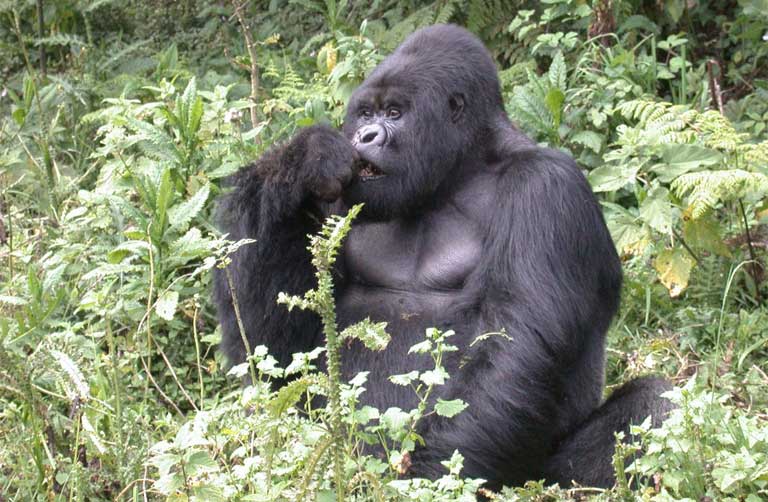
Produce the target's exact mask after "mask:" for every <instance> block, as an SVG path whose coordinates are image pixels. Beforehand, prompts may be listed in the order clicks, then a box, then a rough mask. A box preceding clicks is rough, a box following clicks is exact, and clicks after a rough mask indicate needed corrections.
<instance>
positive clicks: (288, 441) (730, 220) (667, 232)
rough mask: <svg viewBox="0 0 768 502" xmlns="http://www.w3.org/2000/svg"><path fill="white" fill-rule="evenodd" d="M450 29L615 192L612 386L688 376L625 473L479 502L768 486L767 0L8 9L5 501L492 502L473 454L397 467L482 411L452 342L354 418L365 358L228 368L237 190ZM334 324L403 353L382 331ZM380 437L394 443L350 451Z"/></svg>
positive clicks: (1, 84)
mask: <svg viewBox="0 0 768 502" xmlns="http://www.w3.org/2000/svg"><path fill="white" fill-rule="evenodd" d="M437 22H454V23H458V24H461V25H464V26H466V27H467V28H469V29H470V30H471V31H473V32H475V33H476V34H478V35H479V36H480V37H481V38H482V39H483V41H484V42H485V43H486V44H487V46H488V47H489V48H490V50H491V51H492V53H493V55H494V56H495V58H496V60H497V62H498V64H499V68H500V71H501V78H502V82H503V90H504V94H505V99H506V103H507V108H508V112H509V114H510V116H511V117H513V119H514V120H515V121H516V122H517V123H518V124H519V125H520V127H521V128H522V129H524V130H525V131H526V132H528V133H529V134H531V135H532V136H533V137H535V138H536V139H537V140H538V141H539V142H541V143H542V144H547V145H550V146H553V147H556V148H560V149H562V150H564V151H567V152H569V153H571V154H572V155H573V156H574V157H575V158H576V159H577V161H578V162H579V164H580V165H581V166H582V167H583V168H584V169H585V172H588V177H589V179H590V182H591V183H592V185H593V188H594V190H595V191H596V192H597V193H598V194H599V196H600V198H601V200H602V202H603V204H604V208H605V214H606V218H607V221H608V224H609V226H610V229H611V232H612V234H613V236H614V239H615V241H616V245H617V248H618V249H619V250H620V252H621V255H622V258H623V261H624V269H625V275H626V284H625V288H624V296H623V302H622V309H621V313H620V315H619V317H618V319H617V321H616V322H615V324H614V326H613V328H612V329H611V332H610V335H609V338H610V342H609V343H610V349H609V353H608V375H607V384H608V390H607V392H609V391H610V389H611V388H612V387H614V386H616V385H619V384H620V383H622V382H624V381H626V380H627V379H630V378H633V377H635V376H637V375H640V374H646V373H662V374H665V375H667V376H668V377H669V378H670V379H672V380H674V381H675V382H676V383H677V385H678V387H677V388H676V390H675V391H674V392H673V394H672V395H671V396H670V397H671V398H672V399H674V400H675V401H676V402H677V403H679V405H680V408H679V410H678V411H676V412H675V413H674V414H673V416H672V417H671V418H670V420H668V421H667V422H666V424H665V425H664V426H663V427H662V428H661V429H659V430H648V427H640V428H638V429H637V430H636V431H635V432H636V434H637V437H638V446H637V448H643V449H644V450H645V451H646V455H645V457H643V459H642V460H641V461H639V462H634V463H633V462H632V460H631V457H628V458H626V459H625V458H623V455H625V454H626V455H630V454H631V452H632V450H633V449H634V448H635V447H624V448H622V449H620V451H619V455H617V457H616V459H615V462H614V463H615V466H616V470H617V473H618V474H619V482H618V484H617V486H616V487H615V488H613V489H611V490H606V491H601V490H595V489H590V488H588V487H581V488H575V489H573V490H568V491H564V490H560V489H556V488H548V487H546V486H543V485H542V484H541V483H535V482H534V483H531V484H529V485H528V486H527V487H525V488H519V489H516V490H511V489H509V490H505V492H504V493H503V494H490V493H486V496H488V497H491V498H493V499H494V500H508V501H534V500H536V501H558V500H581V499H583V498H587V497H588V498H593V499H599V500H653V501H714V500H730V501H737V500H738V501H748V502H757V501H760V500H768V422H767V420H768V412H766V408H767V406H768V375H766V372H768V362H766V358H767V357H768V329H766V328H768V308H766V295H768V288H767V287H766V282H765V268H764V259H765V250H766V247H767V246H768V227H766V223H767V220H768V204H766V197H765V196H766V192H767V191H768V178H767V177H766V176H767V175H768V142H767V141H766V140H767V139H768V127H766V120H767V119H768V58H767V56H768V41H767V40H768V3H767V2H766V1H765V0H742V1H738V2H734V1H718V2H715V1H704V0H658V1H655V2H641V1H637V0H634V1H623V0H596V1H594V2H588V1H584V0H546V1H544V2H525V1H517V0H515V1H507V0H438V1H435V2H425V1H415V0H413V1H390V0H374V1H372V2H356V1H352V0H339V1H336V0H325V1H320V0H288V1H284V0H272V1H269V2H266V1H258V0H254V1H246V0H242V1H241V0H233V1H232V2H231V3H227V2H205V1H199V0H184V1H179V2H173V1H170V0H130V1H111V0H93V1H86V0H58V1H54V0H38V1H30V0H21V1H18V0H11V1H7V0H6V1H0V260H1V262H2V265H1V266H0V279H1V281H2V282H0V500H25V501H26V500H155V499H160V500H163V499H167V500H174V501H176V500H250V501H266V500H322V501H328V500H341V499H344V500H420V501H430V500H446V501H447V500H467V501H471V500H475V495H474V493H475V491H476V490H477V488H478V486H479V482H478V481H473V480H463V479H462V478H461V477H460V476H459V473H460V468H461V457H460V455H454V457H453V458H452V459H446V462H447V464H446V465H447V466H449V468H450V474H448V475H446V477H445V478H443V479H441V480H437V481H435V482H426V481H419V480H416V481H413V480H403V479H398V473H399V472H400V471H403V470H405V469H406V468H407V462H408V451H410V450H411V449H412V448H413V446H414V445H415V444H416V443H417V442H418V440H419V438H418V437H417V436H416V435H415V432H414V429H413V424H414V423H415V421H416V420H417V419H418V417H419V416H421V415H423V414H425V413H439V414H442V415H446V416H452V415H454V414H456V413H460V412H461V410H462V409H463V406H464V405H463V403H461V402H441V403H439V404H438V406H436V407H435V409H427V406H426V402H427V397H428V395H429V392H430V390H431V389H432V388H433V387H434V386H435V385H440V384H441V383H442V382H443V381H444V380H445V378H448V376H447V375H445V372H444V371H442V368H441V364H440V361H441V357H442V353H443V352H445V351H446V350H451V346H450V343H449V342H450V333H440V332H437V331H429V332H428V333H427V334H426V337H425V341H424V342H423V343H422V344H419V345H418V346H416V347H414V349H413V350H416V351H421V352H424V353H428V354H431V355H432V357H433V359H434V361H435V368H434V370H430V371H427V372H424V373H422V374H419V373H416V372H412V373H409V374H405V375H399V376H396V378H395V379H394V380H395V382H397V383H398V384H401V385H410V386H411V387H412V388H413V389H414V391H415V392H417V394H418V395H419V396H420V402H421V405H420V406H419V408H417V409H415V410H399V409H397V408H391V409H389V410H375V409H372V408H369V407H363V408H360V407H359V406H358V405H357V400H356V398H357V396H359V394H360V393H361V392H364V387H365V375H364V374H362V375H360V376H359V377H358V378H356V379H355V380H353V381H352V382H339V381H338V379H337V378H336V379H335V378H334V376H333V375H331V376H330V377H328V376H325V375H320V374H318V373H316V372H314V371H313V360H314V358H316V357H318V355H319V354H320V352H321V351H322V350H326V349H319V350H317V351H315V352H313V353H311V354H305V355H299V356H296V357H295V359H294V362H293V363H292V364H291V365H290V366H289V367H288V368H278V367H277V366H276V364H275V361H274V359H272V358H271V357H270V356H269V355H268V354H267V353H266V351H265V350H264V348H261V347H259V348H255V349H256V350H255V352H256V356H255V357H254V358H253V359H252V360H251V361H250V364H246V365H245V366H240V367H236V368H233V369H232V371H230V372H229V374H227V372H226V369H225V368H224V367H223V361H222V360H221V357H220V356H219V355H218V354H217V353H216V350H215V347H216V344H217V342H218V340H219V332H218V329H217V326H216V320H215V316H214V312H213V309H212V306H211V303H210V301H209V298H208V297H209V290H210V284H209V283H210V273H209V271H210V269H211V268H212V267H214V266H217V264H220V263H222V262H225V261H226V259H225V256H226V253H227V251H228V250H229V249H231V246H232V244H231V243H228V242H226V241H224V240H222V239H221V235H220V234H219V233H218V232H217V231H216V229H215V227H214V226H213V224H212V210H213V201H214V199H215V197H216V196H217V195H218V194H219V193H220V192H221V182H222V179H223V178H224V177H226V176H227V175H228V174H230V173H232V172H234V171H235V170H236V169H237V168H238V167H239V166H241V165H244V164H246V163H247V162H248V161H249V160H251V159H254V158H256V157H257V156H258V155H259V154H260V153H261V152H262V151H263V150H264V149H265V148H266V147H268V146H269V145H270V144H272V143H273V142H275V141H279V140H282V139H285V138H287V137H288V136H290V135H291V134H292V133H293V132H294V131H295V130H296V128H298V127H301V126H305V125H309V124H312V123H315V122H318V121H329V122H332V123H334V124H338V123H339V122H340V120H341V116H342V112H343V107H344V103H345V100H346V99H347V97H348V96H349V94H350V92H351V90H352V89H354V87H355V86H356V85H357V84H359V83H360V82H361V81H362V80H363V79H364V78H365V75H366V73H367V72H369V71H370V70H371V69H372V68H373V67H374V66H375V65H376V63H377V62H378V61H380V60H381V58H382V57H383V56H385V55H386V54H388V53H389V52H390V51H391V50H392V49H393V48H394V47H395V46H396V45H397V44H398V43H399V42H400V41H402V40H403V38H404V37H405V36H407V35H408V34H409V33H411V32H412V31H414V30H415V29H417V28H419V27H421V26H425V25H428V24H432V23H437ZM347 223H348V222H338V221H337V222H335V223H334V225H335V226H334V227H329V230H328V233H327V234H326V236H325V238H323V239H320V240H319V241H317V242H316V244H315V247H316V252H317V253H320V255H321V256H326V257H328V256H332V255H333V253H332V252H331V249H332V248H333V246H336V245H338V240H339V239H341V238H342V237H343V234H344V229H345V228H346V225H347ZM240 244H243V243H240ZM235 245H236V244H235ZM324 246H325V247H324ZM323 250H324V251H323ZM322 253H326V254H325V255H322ZM320 255H319V256H320ZM324 263H325V265H327V262H324V261H323V260H319V261H318V266H320V268H321V270H322V266H324ZM320 273H321V272H320ZM322 289H323V288H321V290H322ZM324 291H325V293H323V291H320V293H319V294H327V293H328V291H329V290H328V289H327V288H325V290H324ZM283 300H284V301H285V302H287V303H289V304H292V305H294V306H299V307H301V306H303V307H307V308H313V305H311V304H309V303H302V301H301V299H298V298H293V299H291V298H287V297H286V298H284V299H283ZM315 307H316V305H315ZM277 308H282V307H277ZM324 315H329V313H328V312H325V314H324ZM339 336H341V337H358V338H361V339H363V340H365V341H366V342H367V343H368V344H369V345H370V346H371V348H373V349H375V348H377V347H380V346H381V345H382V344H384V343H386V336H385V335H384V333H383V330H382V327H381V326H375V325H367V326H361V327H358V329H357V330H352V331H350V332H345V333H341V334H339ZM329 342H330V343H329V345H328V347H327V350H328V351H329V354H333V349H334V346H335V345H334V343H338V340H335V339H329ZM247 373H251V374H252V375H253V378H252V380H253V381H254V382H255V383H254V385H251V386H247V387H245V388H243V387H242V386H241V385H240V379H239V377H241V376H243V375H245V374H247ZM291 375H295V378H294V380H293V383H292V384H291V385H289V386H288V387H284V388H283V389H282V390H280V391H278V390H277V389H274V388H272V387H270V385H269V382H270V380H271V379H273V378H276V377H284V376H291ZM329 390H330V392H331V393H332V394H333V393H337V394H336V396H335V399H330V401H331V404H332V406H329V407H328V408H323V409H318V410H308V409H307V408H306V405H302V404H301V403H302V402H306V401H308V400H306V399H302V398H303V397H306V396H308V395H309V396H311V395H315V394H325V393H328V392H329ZM382 440H383V441H385V442H386V443H387V444H388V446H389V448H390V450H389V456H388V457H387V458H384V459H381V458H372V457H369V456H366V455H363V454H362V453H360V449H359V446H360V444H362V443H363V442H376V441H382Z"/></svg>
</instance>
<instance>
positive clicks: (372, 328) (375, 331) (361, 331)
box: [341, 317, 391, 350]
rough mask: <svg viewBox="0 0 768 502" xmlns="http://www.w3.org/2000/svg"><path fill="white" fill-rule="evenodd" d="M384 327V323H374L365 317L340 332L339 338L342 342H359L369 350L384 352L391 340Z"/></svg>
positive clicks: (385, 325) (385, 324)
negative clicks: (353, 340) (347, 340)
mask: <svg viewBox="0 0 768 502" xmlns="http://www.w3.org/2000/svg"><path fill="white" fill-rule="evenodd" d="M386 327H387V323H386V322H377V323H375V322H372V321H371V319H370V318H368V317H366V318H365V319H363V320H362V321H360V322H358V323H356V324H353V325H352V326H349V327H348V328H346V329H345V330H344V331H342V332H341V338H342V340H344V339H349V338H355V339H357V340H360V341H361V342H363V345H365V346H366V347H367V348H368V349H369V350H384V349H385V348H386V347H387V344H388V343H389V340H390V338H391V337H390V336H389V334H388V333H387V332H386Z"/></svg>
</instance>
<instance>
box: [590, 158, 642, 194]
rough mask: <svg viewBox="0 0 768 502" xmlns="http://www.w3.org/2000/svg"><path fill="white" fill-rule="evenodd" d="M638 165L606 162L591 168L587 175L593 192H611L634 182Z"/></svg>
mask: <svg viewBox="0 0 768 502" xmlns="http://www.w3.org/2000/svg"><path fill="white" fill-rule="evenodd" d="M637 171H638V167H637V166H635V165H619V164H607V165H604V166H600V167H598V168H597V169H593V170H592V171H590V172H589V174H588V175H587V179H588V180H589V183H590V184H591V185H592V190H593V191H595V192H613V191H616V190H618V189H620V188H623V187H625V186H626V185H628V184H629V183H634V181H635V176H637Z"/></svg>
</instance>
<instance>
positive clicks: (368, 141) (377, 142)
mask: <svg viewBox="0 0 768 502" xmlns="http://www.w3.org/2000/svg"><path fill="white" fill-rule="evenodd" d="M386 138H387V133H386V131H385V130H384V128H383V127H382V126H381V125H379V124H369V125H365V126H363V127H361V128H360V129H358V131H357V134H355V141H354V143H355V144H356V145H365V146H381V145H383V144H384V143H385V141H386Z"/></svg>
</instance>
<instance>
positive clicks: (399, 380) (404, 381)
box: [389, 370, 419, 387]
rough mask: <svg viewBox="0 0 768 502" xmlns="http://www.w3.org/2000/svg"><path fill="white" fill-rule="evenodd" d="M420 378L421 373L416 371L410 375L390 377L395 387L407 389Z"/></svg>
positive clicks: (409, 373)
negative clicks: (399, 386) (407, 386)
mask: <svg viewBox="0 0 768 502" xmlns="http://www.w3.org/2000/svg"><path fill="white" fill-rule="evenodd" d="M417 378H419V372H418V371H416V370H413V371H410V372H408V373H403V374H401V375H392V376H391V377H389V381H390V382H392V383H393V384H395V385H402V386H403V387H405V386H406V385H410V384H411V382H413V381H414V380H416V379H417Z"/></svg>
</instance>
